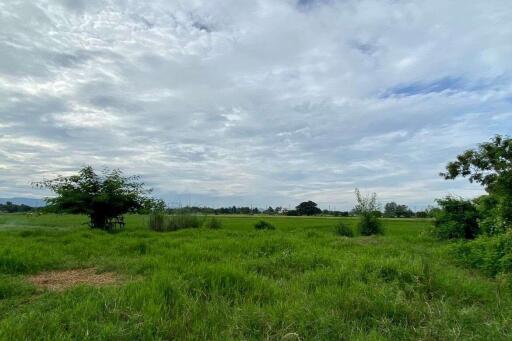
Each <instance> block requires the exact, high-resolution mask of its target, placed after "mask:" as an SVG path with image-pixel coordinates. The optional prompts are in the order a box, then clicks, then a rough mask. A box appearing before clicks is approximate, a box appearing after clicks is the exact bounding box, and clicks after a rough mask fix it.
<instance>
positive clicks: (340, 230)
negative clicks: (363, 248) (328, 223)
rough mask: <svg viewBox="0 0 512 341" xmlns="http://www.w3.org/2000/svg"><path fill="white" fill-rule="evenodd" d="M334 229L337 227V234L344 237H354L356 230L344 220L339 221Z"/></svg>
mask: <svg viewBox="0 0 512 341" xmlns="http://www.w3.org/2000/svg"><path fill="white" fill-rule="evenodd" d="M334 229H335V232H336V234H337V235H339V236H343V237H353V236H354V231H352V229H351V228H350V226H348V225H347V224H345V223H344V222H342V221H340V222H339V223H337V224H336V226H335V227H334Z"/></svg>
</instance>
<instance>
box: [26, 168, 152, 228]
mask: <svg viewBox="0 0 512 341" xmlns="http://www.w3.org/2000/svg"><path fill="white" fill-rule="evenodd" d="M34 185H35V186H36V187H39V188H47V189H49V190H51V191H53V192H54V193H55V194H56V197H54V198H47V199H46V202H47V205H48V208H49V209H51V210H54V211H57V212H67V213H80V214H87V215H89V217H90V219H91V227H93V228H100V229H106V228H108V227H109V226H108V225H109V222H110V221H111V219H112V218H114V217H116V216H119V215H122V214H124V213H128V212H135V211H137V210H139V209H142V208H147V206H148V203H149V202H150V201H151V199H150V198H148V197H147V196H146V195H147V194H149V193H150V192H151V190H147V189H145V188H144V183H142V182H139V177H138V176H128V177H126V176H123V173H122V172H121V171H120V170H117V169H115V170H112V171H109V170H104V171H103V172H102V174H97V173H96V172H95V171H94V169H93V168H92V167H90V166H87V167H84V168H82V169H81V170H80V171H79V172H78V174H76V175H71V176H68V177H63V176H59V177H57V178H55V179H51V180H44V181H41V182H37V183H34ZM148 200H149V201H148Z"/></svg>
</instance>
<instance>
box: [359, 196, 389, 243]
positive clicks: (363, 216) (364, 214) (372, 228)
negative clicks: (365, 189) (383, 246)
mask: <svg viewBox="0 0 512 341" xmlns="http://www.w3.org/2000/svg"><path fill="white" fill-rule="evenodd" d="M356 200H357V204H356V207H355V208H354V211H355V212H356V213H357V214H358V215H359V222H358V224H357V229H358V231H359V233H360V234H361V235H363V236H370V235H372V234H383V233H384V230H383V228H382V224H381V221H380V219H379V215H378V214H377V212H380V211H379V206H378V204H377V195H376V194H375V193H372V194H370V195H363V194H361V192H360V191H359V189H357V188H356Z"/></svg>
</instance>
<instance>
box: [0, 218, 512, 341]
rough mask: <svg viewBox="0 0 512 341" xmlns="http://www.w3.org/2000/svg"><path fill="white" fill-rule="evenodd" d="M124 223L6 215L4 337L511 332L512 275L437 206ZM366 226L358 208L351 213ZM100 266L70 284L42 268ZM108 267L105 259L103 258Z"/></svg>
mask: <svg viewBox="0 0 512 341" xmlns="http://www.w3.org/2000/svg"><path fill="white" fill-rule="evenodd" d="M146 219H147V217H145V216H136V215H133V216H128V217H127V229H126V231H124V232H121V233H117V234H109V233H106V232H103V231H100V230H91V229H89V228H87V227H86V226H84V225H82V224H83V223H85V222H86V221H87V218H86V217H85V216H72V215H62V216H56V215H43V216H25V215H0V339H2V340H3V339H44V338H46V339H84V338H89V339H152V338H155V339H172V338H175V339H208V340H226V339H236V340H241V339H276V340H279V339H283V338H284V339H287V340H295V339H299V338H300V339H305V340H311V339H319V340H326V339H360V340H368V339H390V340H397V339H428V340H430V339H445V340H446V339H449V340H455V339H487V340H501V339H503V340H504V339H507V338H509V336H510V335H511V334H512V297H511V291H510V288H508V287H507V283H506V281H504V280H500V279H497V280H493V279H489V278H487V277H484V276H482V275H480V274H478V273H475V272H473V271H471V270H468V269H464V268H461V267H458V266H456V265H455V264H454V263H453V261H452V260H451V258H450V253H449V248H450V245H449V244H448V243H442V242H439V241H435V240H432V239H431V238H430V237H428V236H427V235H426V234H425V233H424V231H425V229H426V228H427V227H428V225H429V224H430V223H431V222H430V221H428V220H384V226H385V230H386V234H385V235H384V236H378V237H375V236H373V237H354V238H346V237H339V236H337V235H335V234H334V231H333V230H334V228H333V226H334V224H335V222H336V221H337V220H340V219H333V218H302V217H279V218H270V217H265V218H264V219H265V220H268V221H270V222H272V223H273V224H274V225H275V226H276V230H274V231H256V230H254V228H253V225H254V223H255V222H256V221H257V220H258V219H259V218H257V217H222V218H221V220H222V222H223V227H222V229H219V230H209V229H205V228H200V229H186V230H180V231H176V232H170V233H157V232H152V231H149V230H147V228H146V227H145V224H146ZM343 220H344V221H346V222H347V224H350V225H352V226H355V223H356V221H355V220H354V219H351V218H345V219H343ZM79 268H85V269H88V268H96V269H97V272H99V273H108V274H115V275H116V276H117V281H116V282H115V283H106V284H105V285H91V286H89V285H83V284H82V285H78V286H71V287H70V288H68V289H67V290H52V289H44V288H41V287H38V286H37V285H36V284H33V283H31V282H29V281H28V278H29V277H30V276H32V275H35V274H38V273H41V272H47V271H56V270H66V269H79ZM95 272H96V271H95Z"/></svg>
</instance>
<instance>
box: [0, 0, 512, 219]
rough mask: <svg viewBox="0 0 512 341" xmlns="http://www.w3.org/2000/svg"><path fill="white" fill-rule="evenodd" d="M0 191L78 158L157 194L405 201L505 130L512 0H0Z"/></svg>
mask: <svg viewBox="0 0 512 341" xmlns="http://www.w3.org/2000/svg"><path fill="white" fill-rule="evenodd" d="M0 27H1V29H0V197H15V196H16V197H19V196H24V197H42V196H44V195H46V193H44V192H41V191H39V190H35V189H33V188H32V187H31V186H30V182H31V181H34V180H41V179H43V178H48V177H53V176H55V175H57V174H63V175H66V174H69V173H70V172H73V171H75V170H77V169H78V168H79V167H80V166H82V165H85V164H91V165H93V166H95V167H105V166H106V167H110V168H117V167H118V168H121V169H122V170H124V171H125V172H126V173H128V174H140V175H142V176H143V179H144V180H145V182H146V183H148V184H149V185H150V186H152V187H153V188H154V189H155V195H156V196H159V197H162V198H165V199H166V200H167V201H168V202H169V203H178V202H182V203H184V204H188V203H191V204H201V205H213V206H218V205H233V204H235V205H255V206H260V207H262V206H266V205H273V206H275V205H283V206H288V205H292V206H294V205H296V204H297V203H298V202H300V201H302V200H314V201H316V202H318V203H319V204H320V205H321V206H322V207H325V208H327V207H329V205H330V206H331V208H333V207H336V208H337V209H349V208H350V207H352V205H353V202H354V200H353V197H354V194H353V191H354V188H355V187H359V188H360V189H361V190H363V191H366V192H369V191H375V192H377V194H378V197H379V200H380V201H382V202H386V201H390V200H395V201H398V202H400V203H407V204H409V205H410V206H411V207H413V208H422V207H424V206H426V205H428V204H431V203H432V201H433V199H434V198H436V197H440V196H442V195H444V194H446V193H454V194H458V195H462V196H465V197H471V196H474V195H477V194H478V193H479V191H480V189H479V187H478V185H471V184H469V183H467V181H455V182H453V181H451V182H447V181H444V180H442V179H441V178H440V177H439V176H438V175H437V174H438V173H439V172H440V171H442V170H443V168H444V165H445V164H446V163H447V162H448V161H450V160H452V159H453V158H454V157H455V156H456V155H457V153H459V152H461V151H462V150H464V149H465V148H470V147H473V146H475V145H476V144H477V143H479V142H483V141H486V140H488V139H489V138H490V137H492V136H493V135H494V134H497V133H500V134H510V133H511V131H512V62H511V61H512V6H511V4H510V0H502V1H501V0H488V1H467V0H451V1H446V0H429V1H420V0H418V1H414V0H373V1H366V0H361V1H360V0H357V1H356V0H353V1H352V0H340V1H335V0H299V1H295V0H282V1H280V0H261V1H256V0H247V1H241V0H223V1H208V0H184V1H130V0H112V1H99V0H80V1H79V0H61V1H33V0H30V1H29V0H27V1H17V0H0Z"/></svg>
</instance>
